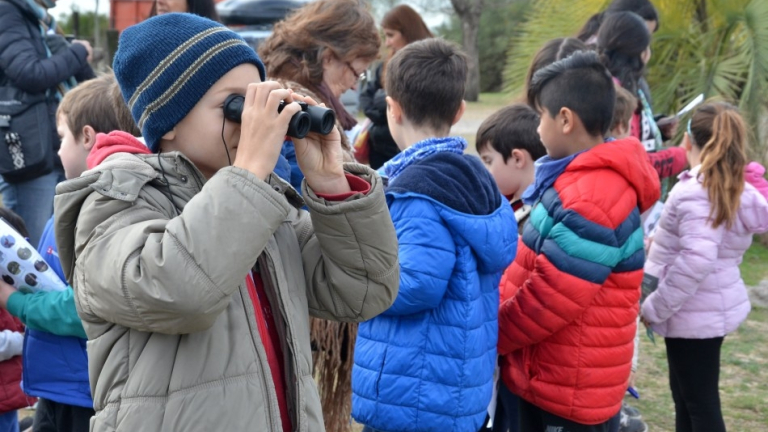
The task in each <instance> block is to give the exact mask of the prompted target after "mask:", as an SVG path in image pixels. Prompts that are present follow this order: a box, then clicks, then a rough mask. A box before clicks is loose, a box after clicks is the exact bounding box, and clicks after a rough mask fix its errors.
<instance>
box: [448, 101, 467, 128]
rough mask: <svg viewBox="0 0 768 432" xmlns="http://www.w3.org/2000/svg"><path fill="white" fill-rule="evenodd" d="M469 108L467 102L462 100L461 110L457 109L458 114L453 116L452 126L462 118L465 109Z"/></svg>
mask: <svg viewBox="0 0 768 432" xmlns="http://www.w3.org/2000/svg"><path fill="white" fill-rule="evenodd" d="M466 110H467V102H466V101H463V100H462V101H461V105H460V106H459V110H458V111H456V115H455V116H454V117H453V123H451V126H453V125H455V124H456V123H458V122H459V120H461V117H462V116H464V111H466Z"/></svg>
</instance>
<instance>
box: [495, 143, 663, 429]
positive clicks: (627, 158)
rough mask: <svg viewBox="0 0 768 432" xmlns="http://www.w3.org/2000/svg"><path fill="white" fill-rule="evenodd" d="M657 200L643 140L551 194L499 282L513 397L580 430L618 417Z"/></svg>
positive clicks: (505, 370) (601, 159) (612, 150)
mask: <svg viewBox="0 0 768 432" xmlns="http://www.w3.org/2000/svg"><path fill="white" fill-rule="evenodd" d="M658 198H659V178H658V175H657V174H656V172H655V171H654V169H653V167H652V166H651V165H650V163H649V162H648V158H647V156H646V154H645V151H644V150H643V148H642V147H641V146H640V145H638V142H637V140H636V139H635V138H628V139H625V140H620V141H615V142H609V143H605V144H601V145H599V146H597V147H595V148H593V149H591V150H589V151H587V152H585V153H583V154H581V155H579V156H577V157H576V158H575V159H574V160H573V161H572V162H571V163H570V164H569V165H568V166H567V167H566V168H565V170H564V171H563V172H562V174H560V176H559V177H558V178H557V180H556V181H555V183H554V185H553V186H552V187H550V188H549V189H548V190H547V191H546V192H544V193H543V195H542V197H541V200H540V201H539V202H538V203H537V204H536V205H535V207H534V209H533V211H532V213H531V216H530V220H529V221H528V224H527V225H526V226H525V230H524V232H523V237H522V239H521V241H520V242H519V247H518V254H517V258H516V259H515V262H513V263H512V265H511V266H510V267H509V268H508V269H507V271H506V272H505V274H504V277H503V278H502V281H501V285H502V287H501V291H502V292H503V293H504V294H503V296H504V297H506V298H503V299H502V301H503V303H502V305H501V307H500V310H499V355H503V360H502V376H503V379H504V382H505V383H506V385H507V386H508V387H509V389H510V390H511V391H512V392H513V393H515V394H517V395H519V396H521V397H522V398H523V399H525V400H527V401H529V402H531V403H532V404H534V405H536V406H538V407H540V408H542V409H543V410H545V411H547V412H550V413H552V414H555V415H557V416H560V417H564V418H566V419H569V420H572V421H575V422H578V423H582V424H590V425H591V424H599V423H603V422H605V421H607V420H608V419H610V418H611V417H612V416H614V415H615V414H616V413H617V412H618V411H619V408H620V405H621V400H622V398H623V395H624V393H625V392H626V390H627V381H628V378H629V373H630V367H631V362H632V352H633V339H634V336H635V330H636V324H635V320H636V318H637V314H638V302H639V299H640V282H641V280H642V277H643V261H644V259H645V253H644V250H643V232H642V227H641V223H640V213H641V212H642V211H644V210H646V209H647V208H649V207H650V206H651V205H652V204H653V203H654V202H655V201H656V200H657V199H658Z"/></svg>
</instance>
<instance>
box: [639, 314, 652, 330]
mask: <svg viewBox="0 0 768 432" xmlns="http://www.w3.org/2000/svg"><path fill="white" fill-rule="evenodd" d="M640 322H641V323H643V325H644V326H645V328H651V323H650V322H649V321H648V320H647V319H645V317H644V316H642V315H640Z"/></svg>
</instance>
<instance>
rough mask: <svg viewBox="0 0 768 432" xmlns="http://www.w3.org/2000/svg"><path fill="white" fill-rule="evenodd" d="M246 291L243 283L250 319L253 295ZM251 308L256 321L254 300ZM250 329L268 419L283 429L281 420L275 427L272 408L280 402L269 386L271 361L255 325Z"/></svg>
mask: <svg viewBox="0 0 768 432" xmlns="http://www.w3.org/2000/svg"><path fill="white" fill-rule="evenodd" d="M246 292H247V294H248V295H247V296H246V295H243V288H242V285H241V287H240V298H241V299H242V301H243V309H245V315H246V317H249V319H250V314H249V313H248V302H249V301H251V297H250V292H248V289H247V288H246ZM254 294H255V293H254ZM246 297H247V298H246ZM251 310H252V311H253V314H254V315H253V316H254V321H256V305H255V303H253V302H252V301H251ZM252 324H255V325H256V331H257V332H258V326H259V324H258V322H253V323H252ZM249 330H250V332H251V341H252V342H253V347H254V350H255V351H256V355H257V356H258V358H259V361H258V362H257V363H258V364H259V369H261V375H262V377H263V379H262V380H260V382H261V388H262V391H263V392H264V395H265V397H266V398H267V399H268V400H269V403H268V404H267V405H266V406H265V411H266V412H267V417H268V420H269V425H270V428H271V429H272V430H281V429H282V422H280V427H278V428H275V425H276V423H275V415H274V413H273V412H272V408H273V407H276V406H278V403H277V392H276V391H275V390H274V389H272V388H271V387H269V385H268V384H267V379H269V380H271V379H272V375H271V372H270V371H269V370H268V369H267V368H266V367H264V364H265V363H266V364H268V363H269V361H268V360H267V358H266V356H267V353H266V349H265V348H264V347H263V346H260V344H259V342H258V341H259V339H260V336H258V335H255V334H254V333H253V330H254V326H249ZM270 390H272V391H271V392H270ZM278 410H279V408H278Z"/></svg>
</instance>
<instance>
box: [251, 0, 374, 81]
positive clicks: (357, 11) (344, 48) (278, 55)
mask: <svg viewBox="0 0 768 432" xmlns="http://www.w3.org/2000/svg"><path fill="white" fill-rule="evenodd" d="M380 46H381V38H380V37H379V32H378V31H377V29H376V23H375V21H374V19H373V16H372V15H371V13H370V12H369V10H368V9H367V7H366V6H365V5H364V4H363V3H362V2H360V1H358V0H320V1H318V2H312V3H309V4H307V5H306V6H303V7H301V8H300V9H297V10H296V11H295V12H293V13H292V14H291V15H289V16H288V17H287V18H286V19H285V20H284V21H281V22H279V23H277V24H275V28H274V31H273V33H272V35H271V36H270V37H269V38H267V40H266V41H264V42H263V43H262V44H261V46H260V47H259V56H261V59H262V61H263V62H264V64H265V66H266V68H267V76H269V77H271V78H280V79H284V80H290V81H295V82H297V83H299V84H302V85H304V86H306V87H307V88H309V89H310V90H316V89H317V86H318V85H320V83H321V82H322V81H323V60H324V59H325V58H326V56H327V55H329V54H330V55H335V56H336V57H338V58H339V60H341V61H344V62H351V61H353V60H355V59H358V58H361V59H365V60H373V59H375V58H376V57H378V55H379V47H380ZM326 52H328V53H329V54H326Z"/></svg>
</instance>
